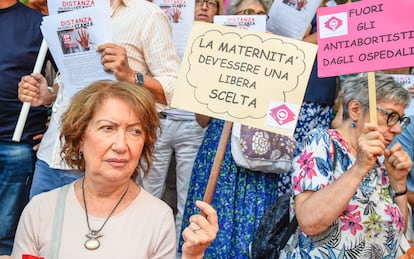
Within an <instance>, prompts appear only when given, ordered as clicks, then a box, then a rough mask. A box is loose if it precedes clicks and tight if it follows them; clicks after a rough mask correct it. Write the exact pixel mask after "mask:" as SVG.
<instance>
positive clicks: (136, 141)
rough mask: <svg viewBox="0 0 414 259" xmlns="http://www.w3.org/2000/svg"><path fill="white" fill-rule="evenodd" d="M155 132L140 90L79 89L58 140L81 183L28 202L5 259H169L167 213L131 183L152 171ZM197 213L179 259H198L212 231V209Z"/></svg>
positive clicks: (120, 86)
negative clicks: (28, 258)
mask: <svg viewBox="0 0 414 259" xmlns="http://www.w3.org/2000/svg"><path fill="white" fill-rule="evenodd" d="M158 127H159V119H158V115H157V112H156V108H155V101H154V97H153V95H152V94H151V93H150V92H149V91H148V90H146V89H145V88H143V87H136V85H134V84H129V83H124V82H112V81H97V82H95V83H92V84H91V85H90V86H88V87H86V88H84V89H82V90H80V91H79V92H78V93H77V94H76V95H75V96H74V98H73V101H72V102H71V104H70V106H69V107H68V109H67V111H66V112H65V113H64V114H63V117H62V131H61V134H60V137H61V138H64V139H65V141H64V145H63V147H62V154H63V157H64V160H65V162H66V163H67V164H68V165H69V166H71V167H72V168H73V169H74V170H77V171H80V172H84V176H83V177H82V178H80V179H78V180H76V181H75V182H73V183H71V184H68V185H66V186H63V187H61V188H57V189H55V190H52V191H50V192H46V193H42V194H39V195H37V196H36V197H34V198H33V199H32V200H31V201H30V202H29V204H28V205H27V207H26V208H25V210H24V211H23V213H22V217H21V220H20V222H19V226H18V229H17V233H16V239H15V243H14V248H13V253H12V255H11V256H12V257H13V258H22V255H23V254H29V255H33V256H38V257H43V258H60V259H65V258H90V259H93V258H100V259H102V258H108V259H109V258H174V257H175V254H176V249H175V231H174V218H173V214H172V210H171V208H170V207H169V206H168V205H167V204H165V203H164V202H163V201H161V200H159V199H157V198H155V197H153V196H152V195H150V194H149V193H147V192H146V191H145V190H144V189H143V188H142V187H140V186H139V185H137V184H136V183H135V178H136V176H137V173H138V172H137V168H138V167H141V168H142V169H143V170H144V171H145V172H146V173H147V172H148V169H149V166H150V165H151V161H152V151H153V145H154V142H155V140H156V130H157V128H158ZM141 157H142V158H143V159H144V160H146V161H147V163H146V165H149V166H148V167H147V166H146V165H144V164H142V163H140V158H141ZM59 205H62V206H59ZM197 206H199V208H200V209H202V211H203V212H204V213H205V214H206V217H204V216H202V215H193V217H191V223H190V224H189V226H188V227H187V228H186V229H185V230H184V232H183V237H184V239H185V242H184V245H183V258H202V257H203V253H204V250H205V248H206V247H207V246H208V245H209V243H210V242H211V241H212V240H214V238H215V236H216V233H217V231H218V224H217V215H216V213H215V210H214V209H213V208H212V207H211V206H210V205H208V204H207V203H204V202H201V201H199V202H197ZM60 213H61V214H60ZM53 222H55V224H56V225H54V224H53ZM56 222H58V223H56ZM56 226H59V227H60V228H59V227H58V228H57V227H56ZM57 229H58V230H59V231H57ZM137 230H138V231H137ZM59 241H60V245H59V243H57V244H58V245H56V243H54V242H59ZM120 247H121V249H120ZM52 254H54V255H55V256H56V257H53V256H51V255H52Z"/></svg>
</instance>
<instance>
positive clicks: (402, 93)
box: [342, 72, 411, 120]
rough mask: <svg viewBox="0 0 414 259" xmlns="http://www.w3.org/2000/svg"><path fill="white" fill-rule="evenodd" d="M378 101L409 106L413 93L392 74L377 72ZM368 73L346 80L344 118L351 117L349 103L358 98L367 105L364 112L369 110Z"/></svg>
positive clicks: (343, 98) (343, 96)
mask: <svg viewBox="0 0 414 259" xmlns="http://www.w3.org/2000/svg"><path fill="white" fill-rule="evenodd" d="M375 86H376V95H377V98H376V101H377V102H382V101H394V102H396V103H398V104H402V105H404V107H407V106H408V105H409V104H410V102H411V95H410V93H409V92H408V91H407V89H405V88H404V87H403V86H402V85H401V84H400V83H398V82H396V81H395V80H394V78H393V77H392V76H390V75H387V74H384V73H382V72H376V75H375ZM368 98H369V97H368V75H367V74H366V73H363V74H360V75H358V76H355V77H351V78H348V79H347V80H345V82H344V85H343V87H342V109H343V119H344V120H346V119H349V118H350V117H349V110H348V104H349V102H350V101H352V100H357V101H358V102H359V103H361V105H363V106H364V107H365V110H364V112H368V106H369V99H368Z"/></svg>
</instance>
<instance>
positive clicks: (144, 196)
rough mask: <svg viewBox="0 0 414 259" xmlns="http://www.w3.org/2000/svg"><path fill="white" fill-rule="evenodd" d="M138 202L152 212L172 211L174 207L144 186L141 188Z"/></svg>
mask: <svg viewBox="0 0 414 259" xmlns="http://www.w3.org/2000/svg"><path fill="white" fill-rule="evenodd" d="M136 202H137V203H138V204H139V207H140V206H145V208H146V209H147V210H148V211H150V212H151V213H155V212H158V213H169V212H172V209H171V207H170V206H168V204H167V203H165V202H164V201H163V200H160V199H159V198H157V197H155V196H153V195H152V194H150V193H149V192H147V191H146V190H144V188H141V190H140V193H139V194H138V196H137V198H136ZM141 208H142V207H141Z"/></svg>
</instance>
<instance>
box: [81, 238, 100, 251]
mask: <svg viewBox="0 0 414 259" xmlns="http://www.w3.org/2000/svg"><path fill="white" fill-rule="evenodd" d="M100 245H101V242H99V240H98V239H96V238H89V239H88V240H86V241H85V248H86V249H88V250H96V249H98V248H99V246H100Z"/></svg>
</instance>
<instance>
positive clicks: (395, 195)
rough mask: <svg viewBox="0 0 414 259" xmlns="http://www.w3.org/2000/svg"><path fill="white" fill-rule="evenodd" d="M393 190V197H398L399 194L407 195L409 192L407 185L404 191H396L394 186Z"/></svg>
mask: <svg viewBox="0 0 414 259" xmlns="http://www.w3.org/2000/svg"><path fill="white" fill-rule="evenodd" d="M391 190H392V192H391V195H392V197H393V198H396V197H398V196H402V195H405V194H407V192H408V189H407V186H405V190H404V191H400V192H396V191H394V189H392V188H391Z"/></svg>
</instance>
